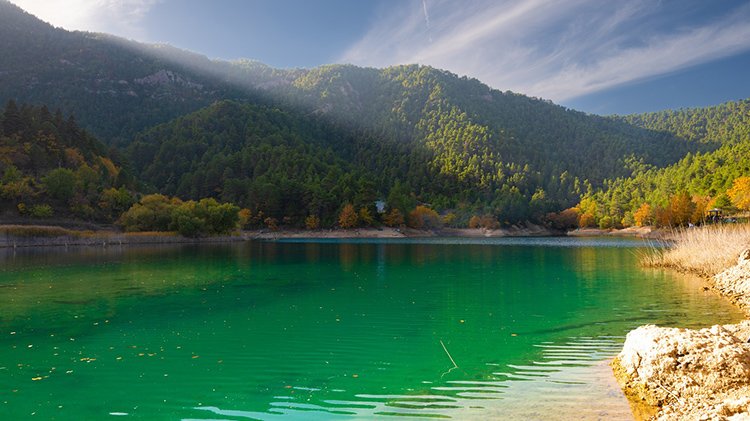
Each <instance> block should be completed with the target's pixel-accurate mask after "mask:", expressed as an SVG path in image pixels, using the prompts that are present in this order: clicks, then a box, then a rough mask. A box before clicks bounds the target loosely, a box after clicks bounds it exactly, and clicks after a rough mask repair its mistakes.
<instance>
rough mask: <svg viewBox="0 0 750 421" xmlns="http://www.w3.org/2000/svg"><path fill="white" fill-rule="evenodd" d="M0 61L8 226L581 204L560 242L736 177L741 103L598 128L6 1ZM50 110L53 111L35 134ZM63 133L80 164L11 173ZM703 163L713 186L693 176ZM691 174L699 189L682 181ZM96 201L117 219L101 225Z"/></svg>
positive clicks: (485, 98)
mask: <svg viewBox="0 0 750 421" xmlns="http://www.w3.org/2000/svg"><path fill="white" fill-rule="evenodd" d="M0 53H1V54H3V56H4V57H6V58H8V59H7V60H3V61H2V62H0V75H2V79H0V101H3V102H5V101H9V100H14V101H15V102H13V103H12V104H13V107H15V108H16V109H18V111H19V112H20V113H21V114H24V113H26V114H28V116H26V117H23V120H24V121H27V122H28V125H29V126H30V127H31V126H34V127H33V129H24V130H22V131H19V132H13V133H12V136H11V135H5V137H4V138H3V142H5V143H4V144H3V145H7V146H4V147H7V148H10V149H8V150H9V151H11V150H12V151H13V154H14V155H2V157H0V158H2V159H3V161H2V162H3V163H2V165H3V168H1V169H2V170H3V171H4V172H7V173H8V176H7V177H5V178H4V179H3V186H4V188H5V189H10V187H8V186H10V185H14V184H13V183H18V182H19V181H18V179H19V177H21V179H23V180H26V182H25V183H26V184H25V185H28V186H30V188H31V190H30V191H26V190H24V192H25V193H24V194H26V196H24V195H22V194H20V193H19V194H18V195H15V196H13V197H12V199H11V196H10V195H5V196H4V201H3V203H2V207H3V210H4V212H6V214H8V213H7V212H11V213H13V212H21V213H29V212H32V210H33V213H34V214H49V213H50V211H51V212H52V213H53V214H55V215H63V216H70V217H76V218H82V219H91V220H97V221H110V222H111V221H116V220H120V221H121V222H122V221H125V220H126V219H121V218H120V217H119V213H118V212H122V211H123V210H124V208H123V207H125V208H127V207H128V206H129V205H133V204H139V203H140V205H143V203H141V201H142V199H143V198H145V196H142V195H143V194H147V195H151V196H153V195H154V194H157V195H158V194H164V195H167V196H163V197H162V196H158V197H157V196H154V197H149V198H148V200H146V203H147V204H149V206H150V205H153V206H156V208H158V209H167V208H169V209H172V208H171V207H170V206H172V205H175V206H178V205H180V204H179V203H177V201H182V200H185V201H187V202H186V203H189V204H188V205H186V206H187V207H191V206H192V208H191V209H193V210H195V209H198V207H195V206H194V204H198V203H200V202H201V200H203V199H207V198H213V199H216V200H217V202H216V205H217V206H218V205H220V204H221V203H220V202H218V201H223V202H227V203H232V204H234V205H232V206H235V205H236V206H237V207H238V209H239V208H244V210H243V216H242V217H241V218H239V220H238V223H241V224H247V226H275V225H277V224H287V225H291V226H324V227H329V226H335V225H340V226H347V225H351V224H352V220H353V219H352V218H348V219H347V218H343V219H342V213H349V214H351V213H352V210H353V212H354V213H355V214H356V216H357V218H354V219H356V223H354V225H377V224H381V223H386V224H389V223H393V222H394V221H396V222H398V221H401V220H403V222H404V223H409V222H410V221H412V222H414V221H417V222H415V225H419V224H421V223H423V222H424V221H428V225H429V224H432V223H434V222H435V220H436V218H437V219H439V220H440V223H447V224H449V225H455V226H466V225H469V224H471V225H477V224H479V225H484V226H496V225H510V224H516V223H520V222H524V221H534V222H547V219H548V218H547V215H549V214H554V213H557V212H559V211H560V210H561V209H566V208H569V207H571V206H574V205H575V204H576V203H579V205H578V206H577V207H576V208H575V209H576V210H571V211H570V212H568V213H567V214H566V215H565V217H562V216H561V214H558V215H556V216H552V218H551V220H552V221H554V222H555V223H556V224H558V225H559V224H560V223H562V224H563V225H569V222H570V220H571V218H570V215H571V214H575V218H573V219H574V220H575V221H574V224H578V223H581V222H583V225H602V226H619V225H623V224H624V225H627V224H632V223H635V216H636V211H637V210H638V209H639V208H640V207H641V206H642V205H643V204H644V203H646V204H648V205H649V206H651V207H652V208H653V209H657V210H658V209H659V207H662V208H663V207H665V206H666V204H667V203H668V202H669V201H670V200H672V197H673V196H674V195H675V194H676V193H682V192H683V191H684V192H687V193H688V194H690V195H691V201H693V202H695V201H697V200H698V199H696V195H700V196H702V197H711V198H714V197H720V196H721V194H722V193H724V192H727V191H728V189H730V187H731V186H732V183H734V180H735V179H736V178H737V177H739V176H740V175H742V174H746V173H747V172H746V169H744V170H743V169H742V168H743V165H744V164H741V163H737V164H736V165H735V164H733V165H730V166H728V167H727V168H724V161H723V160H724V159H739V158H737V157H740V156H744V155H743V154H745V155H746V153H745V152H746V151H745V149H742V148H743V147H744V146H743V145H744V143H743V139H746V134H743V133H744V132H743V130H746V128H747V127H748V126H747V122H746V121H745V119H746V118H747V111H746V107H747V103H746V102H740V103H732V104H727V105H725V106H723V108H721V107H717V108H712V109H706V110H685V111H676V112H668V113H655V114H646V115H639V116H627V117H622V118H606V117H599V116H594V115H589V114H585V113H581V112H577V111H574V110H570V109H566V108H565V107H561V106H558V105H555V104H553V103H551V102H549V101H544V100H541V99H537V98H530V97H527V96H524V95H520V94H516V93H513V92H509V91H506V92H502V91H499V90H495V89H492V88H490V87H488V86H487V85H485V84H483V83H481V82H479V81H477V80H475V79H469V78H466V77H459V76H457V75H455V74H452V73H450V72H447V71H443V70H439V69H434V68H431V67H426V66H418V65H405V66H395V67H391V68H386V69H373V68H360V67H356V66H351V65H330V66H322V67H318V68H314V69H274V68H271V67H269V66H266V65H264V64H262V63H258V62H254V61H248V60H241V61H233V62H229V61H221V60H209V59H208V58H206V57H204V56H201V55H198V54H194V53H190V52H187V51H183V50H179V49H177V48H173V47H170V46H168V45H146V44H140V43H136V42H133V41H127V40H123V39H119V38H116V37H112V36H109V35H103V34H92V33H83V32H68V31H65V30H63V29H59V28H54V27H52V26H50V25H48V24H46V23H44V22H42V21H40V20H38V19H36V18H35V17H34V16H32V15H29V14H27V13H25V12H23V11H22V10H21V9H19V8H17V7H16V6H14V5H12V4H10V3H8V2H7V1H5V0H0ZM16 104H34V105H33V106H29V105H21V106H18V105H16ZM47 107H49V109H61V110H62V112H57V113H54V115H53V116H52V120H50V119H49V118H47V117H46V114H49V112H46V111H45V113H46V114H45V116H31V117H30V115H31V114H34V115H36V114H39V113H42V111H41V110H47V109H48V108H47ZM8 108H11V103H9V105H8ZM5 112H6V113H9V115H10V114H13V113H14V112H13V110H11V111H10V112H9V111H8V109H6V111H5ZM63 113H65V115H74V116H75V118H73V117H67V118H62V117H61V116H62V114H63ZM743 113H744V114H743ZM58 116H60V117H59V119H60V120H63V121H64V124H63V126H64V125H65V124H68V125H70V126H71V127H73V125H75V130H77V133H79V134H78V135H77V136H79V137H81V138H82V139H87V140H86V142H88V143H86V145H82V144H80V142H79V141H76V140H74V139H72V138H69V137H68V135H67V134H65V135H64V137H59V138H57V137H54V142H57V143H60V145H56V146H54V148H57V149H55V150H58V149H59V150H63V151H65V150H68V149H75V150H76V151H78V153H79V154H80V155H81V156H82V158H81V159H80V160H79V161H80V162H79V161H70V159H68V160H67V161H66V160H65V159H61V158H58V159H57V160H56V161H55V159H54V157H51V156H52V155H54V154H56V153H58V152H45V154H46V155H45V154H42V155H40V156H47V158H37V157H36V156H37V155H36V154H31V155H30V156H32V155H33V158H29V160H31V161H34V162H35V160H39V159H44V160H47V161H45V162H46V163H45V164H43V165H42V164H33V165H32V164H29V163H28V162H27V161H24V160H22V159H18V157H19V156H20V155H19V153H20V152H18V151H21V150H24V149H23V148H24V147H25V146H23V147H22V146H19V145H30V146H28V147H34V148H42V149H43V148H44V147H43V146H42V145H44V141H43V140H41V139H42V138H45V139H48V138H50V136H53V135H50V133H55V135H54V136H63V134H61V133H63V132H65V130H63V126H61V125H60V124H62V123H59V121H57V120H56V119H57V118H58ZM27 117H28V118H27ZM10 119H11V120H12V118H10ZM3 121H4V122H5V121H10V120H9V118H4V120H3ZM39 121H42V122H45V123H44V124H41V126H40V127H42V128H39V127H37V125H39V124H40V123H38V122H39ZM4 124H6V123H4ZM8 124H10V123H8ZM51 128H54V129H55V130H51ZM84 129H85V130H84ZM61 130H62V132H61ZM9 133H10V132H9ZM65 133H67V132H65ZM743 136H745V137H743ZM95 137H96V138H98V139H100V140H101V143H100V142H99V141H97V140H95ZM19 142H20V143H19ZM54 142H53V143H54ZM76 142H78V143H76ZM84 143H85V142H84ZM71 145H73V146H71ZM104 145H107V146H104ZM54 148H52V149H54ZM71 153H72V152H71ZM48 155H49V156H48ZM63 155H64V153H63ZM94 157H98V158H94ZM742 159H744V158H742ZM680 160H682V161H680ZM678 161H679V162H678ZM709 161H710V162H709ZM53 162H54V163H55V164H54V165H52V164H51V163H53ZM102 162H104V163H102ZM107 163H111V165H109V167H108V166H107V165H108V164H107ZM673 164H675V165H674V166H670V165H673ZM40 165H41V166H40ZM711 165H713V166H716V167H722V169H721V170H720V171H718V172H719V174H718V175H716V176H713V177H711V178H710V180H708V178H701V177H700V172H701V171H704V172H708V170H707V169H706V168H710V166H711ZM689 166H692V168H694V170H693V171H694V172H695V173H690V172H687V170H685V171H683V170H679V169H677V168H683V167H689ZM82 167H85V168H88V169H90V170H91V171H93V172H94V173H96V174H97V183H96V185H95V187H91V185H87V188H88V189H89V190H88V191H85V190H82V189H81V188H78V187H81V181H80V180H79V179H80V178H81V177H84V175H85V174H83V173H86V172H88V170H81V169H80V168H82ZM664 168H667V169H664ZM670 171H672V172H671V173H670ZM743 171H744V172H743ZM53 172H54V175H55V176H59V175H60V174H66V175H65V176H64V177H67V179H69V180H70V179H74V185H76V186H77V188H76V189H75V193H74V194H73V195H74V196H75V197H74V198H71V197H67V196H65V195H55V194H50V191H51V190H50V189H52V190H54V187H51V184H50V183H48V182H46V181H45V180H46V177H49V173H53ZM68 172H72V173H74V176H73V177H72V178H71V177H70V176H69V174H68ZM78 172H81V174H79V173H78ZM713 173H717V171H713ZM14 174H15V175H14ZM696 174H698V175H696ZM681 177H682V178H681ZM90 178H92V179H93V177H90ZM681 180H682V181H681ZM633 183H635V184H633ZM681 183H682V184H681ZM21 184H23V183H21ZM68 184H69V183H68ZM683 184H684V185H683ZM698 184H700V185H698ZM110 189H115V190H116V191H118V192H120V194H121V196H122V197H121V199H122V203H127V204H128V206H125V205H124V204H122V205H118V206H119V207H117V208H116V209H114V208H113V209H110V210H107V209H103V208H102V207H101V206H100V204H101V203H104V202H105V201H102V199H101V195H102V194H103V192H105V191H110ZM126 193H127V194H128V195H129V196H128V198H127V200H125V196H126ZM727 197H729V196H727ZM178 198H179V199H178ZM582 198H583V200H582ZM721 200H724V199H721ZM136 202H139V203H136ZM162 202H165V203H166V202H168V203H169V205H168V206H166V205H165V206H162ZM376 203H379V204H380V207H379V209H378V208H377V207H376ZM701 203H702V202H701ZM208 204H209V203H208V202H203V205H206V206H208ZM21 205H23V206H21ZM106 206H108V205H106ZM211 206H213V204H212V205H211ZM47 208H49V210H50V211H48V210H47ZM40 209H42V210H43V211H42V210H40ZM143 209H148V206H146V207H144V208H143ZM143 209H142V210H143ZM345 210H346V212H345ZM195 211H196V212H198V211H197V210H195ZM170 212H171V211H170ZM654 212H656V211H654ZM433 213H434V214H433ZM410 215H411V216H413V217H412V218H410ZM350 216H351V215H350ZM389 216H390V217H392V218H389ZM581 216H583V221H581V220H580V219H581ZM438 217H439V218H438ZM425 218H426V219H425ZM652 219H653V218H652ZM661 219H662V220H664V218H661ZM159 220H162V222H163V221H165V220H166V219H164V218H162V219H159ZM130 221H134V220H132V219H131V220H130ZM430 221H431V222H430ZM167 225H169V224H167ZM167 225H163V224H162V225H161V227H162V228H163V227H165V226H167ZM131 226H149V223H143V224H141V223H140V222H138V223H136V222H134V223H133V224H131ZM171 226H172V228H174V226H175V224H174V223H172V225H171ZM211 230H212V229H211V228H206V229H205V230H204V231H206V232H209V231H211ZM199 231H200V230H199Z"/></svg>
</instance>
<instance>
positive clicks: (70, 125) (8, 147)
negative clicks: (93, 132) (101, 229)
mask: <svg viewBox="0 0 750 421" xmlns="http://www.w3.org/2000/svg"><path fill="white" fill-rule="evenodd" d="M0 127H1V128H2V131H1V132H0V174H2V177H0V198H2V200H1V201H0V204H2V206H1V209H0V212H2V213H3V214H7V215H11V216H14V215H19V214H20V215H21V216H24V215H29V216H35V217H51V216H72V217H77V218H82V219H87V220H103V221H112V220H114V219H115V218H117V217H118V216H119V215H120V213H122V212H123V211H124V210H126V209H127V208H128V207H130V205H132V203H133V200H134V199H133V196H132V194H131V192H130V190H129V188H128V187H129V186H130V185H132V183H133V179H132V177H131V176H130V175H129V174H128V173H127V171H124V170H122V168H121V167H120V164H119V163H118V162H117V160H116V159H115V161H113V158H112V156H111V155H109V154H108V152H107V148H106V147H105V146H104V145H103V144H102V143H100V142H99V141H98V140H96V139H94V138H93V137H92V136H90V135H89V134H88V133H87V132H86V131H85V130H83V129H81V128H80V127H79V126H78V124H77V123H76V121H75V119H74V118H73V117H72V116H70V117H66V116H64V115H63V114H62V113H61V112H60V111H59V110H58V111H56V112H54V113H51V112H50V111H49V110H48V109H47V108H46V107H29V106H26V105H21V106H19V105H17V104H16V103H15V102H13V101H10V102H9V103H8V104H7V106H6V107H5V109H4V110H2V114H0Z"/></svg>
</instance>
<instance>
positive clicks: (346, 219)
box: [339, 203, 359, 229]
mask: <svg viewBox="0 0 750 421" xmlns="http://www.w3.org/2000/svg"><path fill="white" fill-rule="evenodd" d="M357 224H359V215H357V211H356V210H355V209H354V206H353V205H352V204H351V203H347V204H346V205H345V206H344V209H342V210H341V214H339V225H340V226H341V228H344V229H348V228H354V227H356V226H357Z"/></svg>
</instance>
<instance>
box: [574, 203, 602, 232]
mask: <svg viewBox="0 0 750 421" xmlns="http://www.w3.org/2000/svg"><path fill="white" fill-rule="evenodd" d="M576 208H577V210H578V215H579V217H578V226H579V227H581V228H585V227H595V226H596V211H597V204H596V201H595V200H594V199H593V198H591V197H584V198H583V199H581V202H580V203H579V204H578V206H577V207H576Z"/></svg>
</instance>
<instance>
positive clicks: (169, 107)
mask: <svg viewBox="0 0 750 421" xmlns="http://www.w3.org/2000/svg"><path fill="white" fill-rule="evenodd" d="M159 51H160V49H158V48H156V47H147V46H145V45H141V44H138V43H135V42H131V41H126V40H123V39H119V38H116V37H113V36H109V35H105V34H95V33H87V32H69V31H66V30H63V29H60V28H54V27H52V26H50V25H48V24H46V23H44V22H42V21H40V20H38V19H37V18H36V17H34V16H32V15H29V14H27V13H25V12H24V11H22V10H21V9H19V8H18V7H16V6H15V5H13V4H11V3H9V2H7V1H5V0H0V55H1V56H2V57H3V59H2V60H0V101H2V102H0V103H2V104H4V103H5V102H6V101H7V100H9V99H14V100H16V101H17V102H19V103H21V102H24V103H30V104H36V105H46V106H48V107H50V108H51V109H56V108H60V109H62V110H63V111H64V112H65V113H69V114H73V115H75V116H76V118H77V119H78V120H79V122H80V123H81V125H82V126H83V127H86V128H87V129H88V130H89V131H90V132H92V133H93V134H94V135H96V136H97V137H99V138H100V139H102V140H103V141H105V142H106V143H109V144H125V143H128V142H129V141H130V139H131V138H132V136H133V135H134V134H135V133H136V132H138V131H141V130H143V129H145V128H147V127H150V126H153V125H155V124H157V123H161V122H164V121H167V120H170V119H172V118H175V117H177V116H179V115H182V114H185V113H188V112H191V111H195V110H197V109H199V108H201V107H204V106H207V105H209V104H211V103H212V102H213V101H215V100H217V99H220V98H226V97H233V96H235V95H242V96H243V97H244V96H246V95H247V90H243V91H242V92H241V93H240V91H237V90H232V89H231V88H229V87H228V86H227V85H226V84H224V83H222V82H221V81H219V80H218V79H215V78H211V77H208V76H206V75H205V74H204V73H202V72H199V71H194V70H191V69H189V68H187V67H185V66H183V65H180V64H179V63H177V62H175V61H172V60H169V59H167V58H161V57H159V54H158V53H159Z"/></svg>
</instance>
